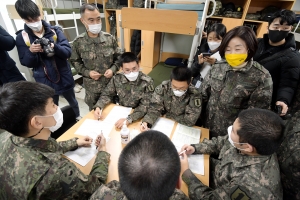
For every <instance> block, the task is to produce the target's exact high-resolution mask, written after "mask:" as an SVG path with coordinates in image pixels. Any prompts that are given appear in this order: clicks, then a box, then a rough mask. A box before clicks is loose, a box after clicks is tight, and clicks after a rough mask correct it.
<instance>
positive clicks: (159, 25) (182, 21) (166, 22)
mask: <svg viewBox="0 0 300 200" xmlns="http://www.w3.org/2000/svg"><path fill="white" fill-rule="evenodd" d="M197 20H198V15H197V13H196V12H193V11H179V10H157V9H145V8H122V26H123V28H129V29H138V30H148V31H157V32H166V33H177V34H185V35H194V34H195V28H196V22H197Z"/></svg>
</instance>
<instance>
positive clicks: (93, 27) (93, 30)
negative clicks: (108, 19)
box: [88, 23, 102, 34]
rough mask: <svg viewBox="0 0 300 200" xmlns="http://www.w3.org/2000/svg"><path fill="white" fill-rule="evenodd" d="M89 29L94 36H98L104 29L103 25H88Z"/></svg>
mask: <svg viewBox="0 0 300 200" xmlns="http://www.w3.org/2000/svg"><path fill="white" fill-rule="evenodd" d="M88 27H89V30H88V31H89V32H91V33H93V34H98V33H100V31H101V29H102V23H100V24H92V25H88Z"/></svg>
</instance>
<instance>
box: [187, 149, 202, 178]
mask: <svg viewBox="0 0 300 200" xmlns="http://www.w3.org/2000/svg"><path fill="white" fill-rule="evenodd" d="M188 160H189V168H190V170H191V171H192V172H193V173H195V174H201V175H204V156H203V154H199V155H189V156H188Z"/></svg>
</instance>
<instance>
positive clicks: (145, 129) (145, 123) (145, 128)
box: [140, 122, 149, 132]
mask: <svg viewBox="0 0 300 200" xmlns="http://www.w3.org/2000/svg"><path fill="white" fill-rule="evenodd" d="M147 130H149V128H148V126H147V122H143V123H141V125H140V131H141V132H144V131H147Z"/></svg>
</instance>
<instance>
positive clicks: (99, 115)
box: [94, 107, 103, 120]
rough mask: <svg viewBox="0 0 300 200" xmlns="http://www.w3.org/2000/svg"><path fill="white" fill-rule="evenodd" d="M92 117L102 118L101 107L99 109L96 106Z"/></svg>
mask: <svg viewBox="0 0 300 200" xmlns="http://www.w3.org/2000/svg"><path fill="white" fill-rule="evenodd" d="M94 118H95V119H96V120H100V119H102V118H103V116H102V112H101V109H100V108H99V107H97V108H96V109H95V111H94Z"/></svg>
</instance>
